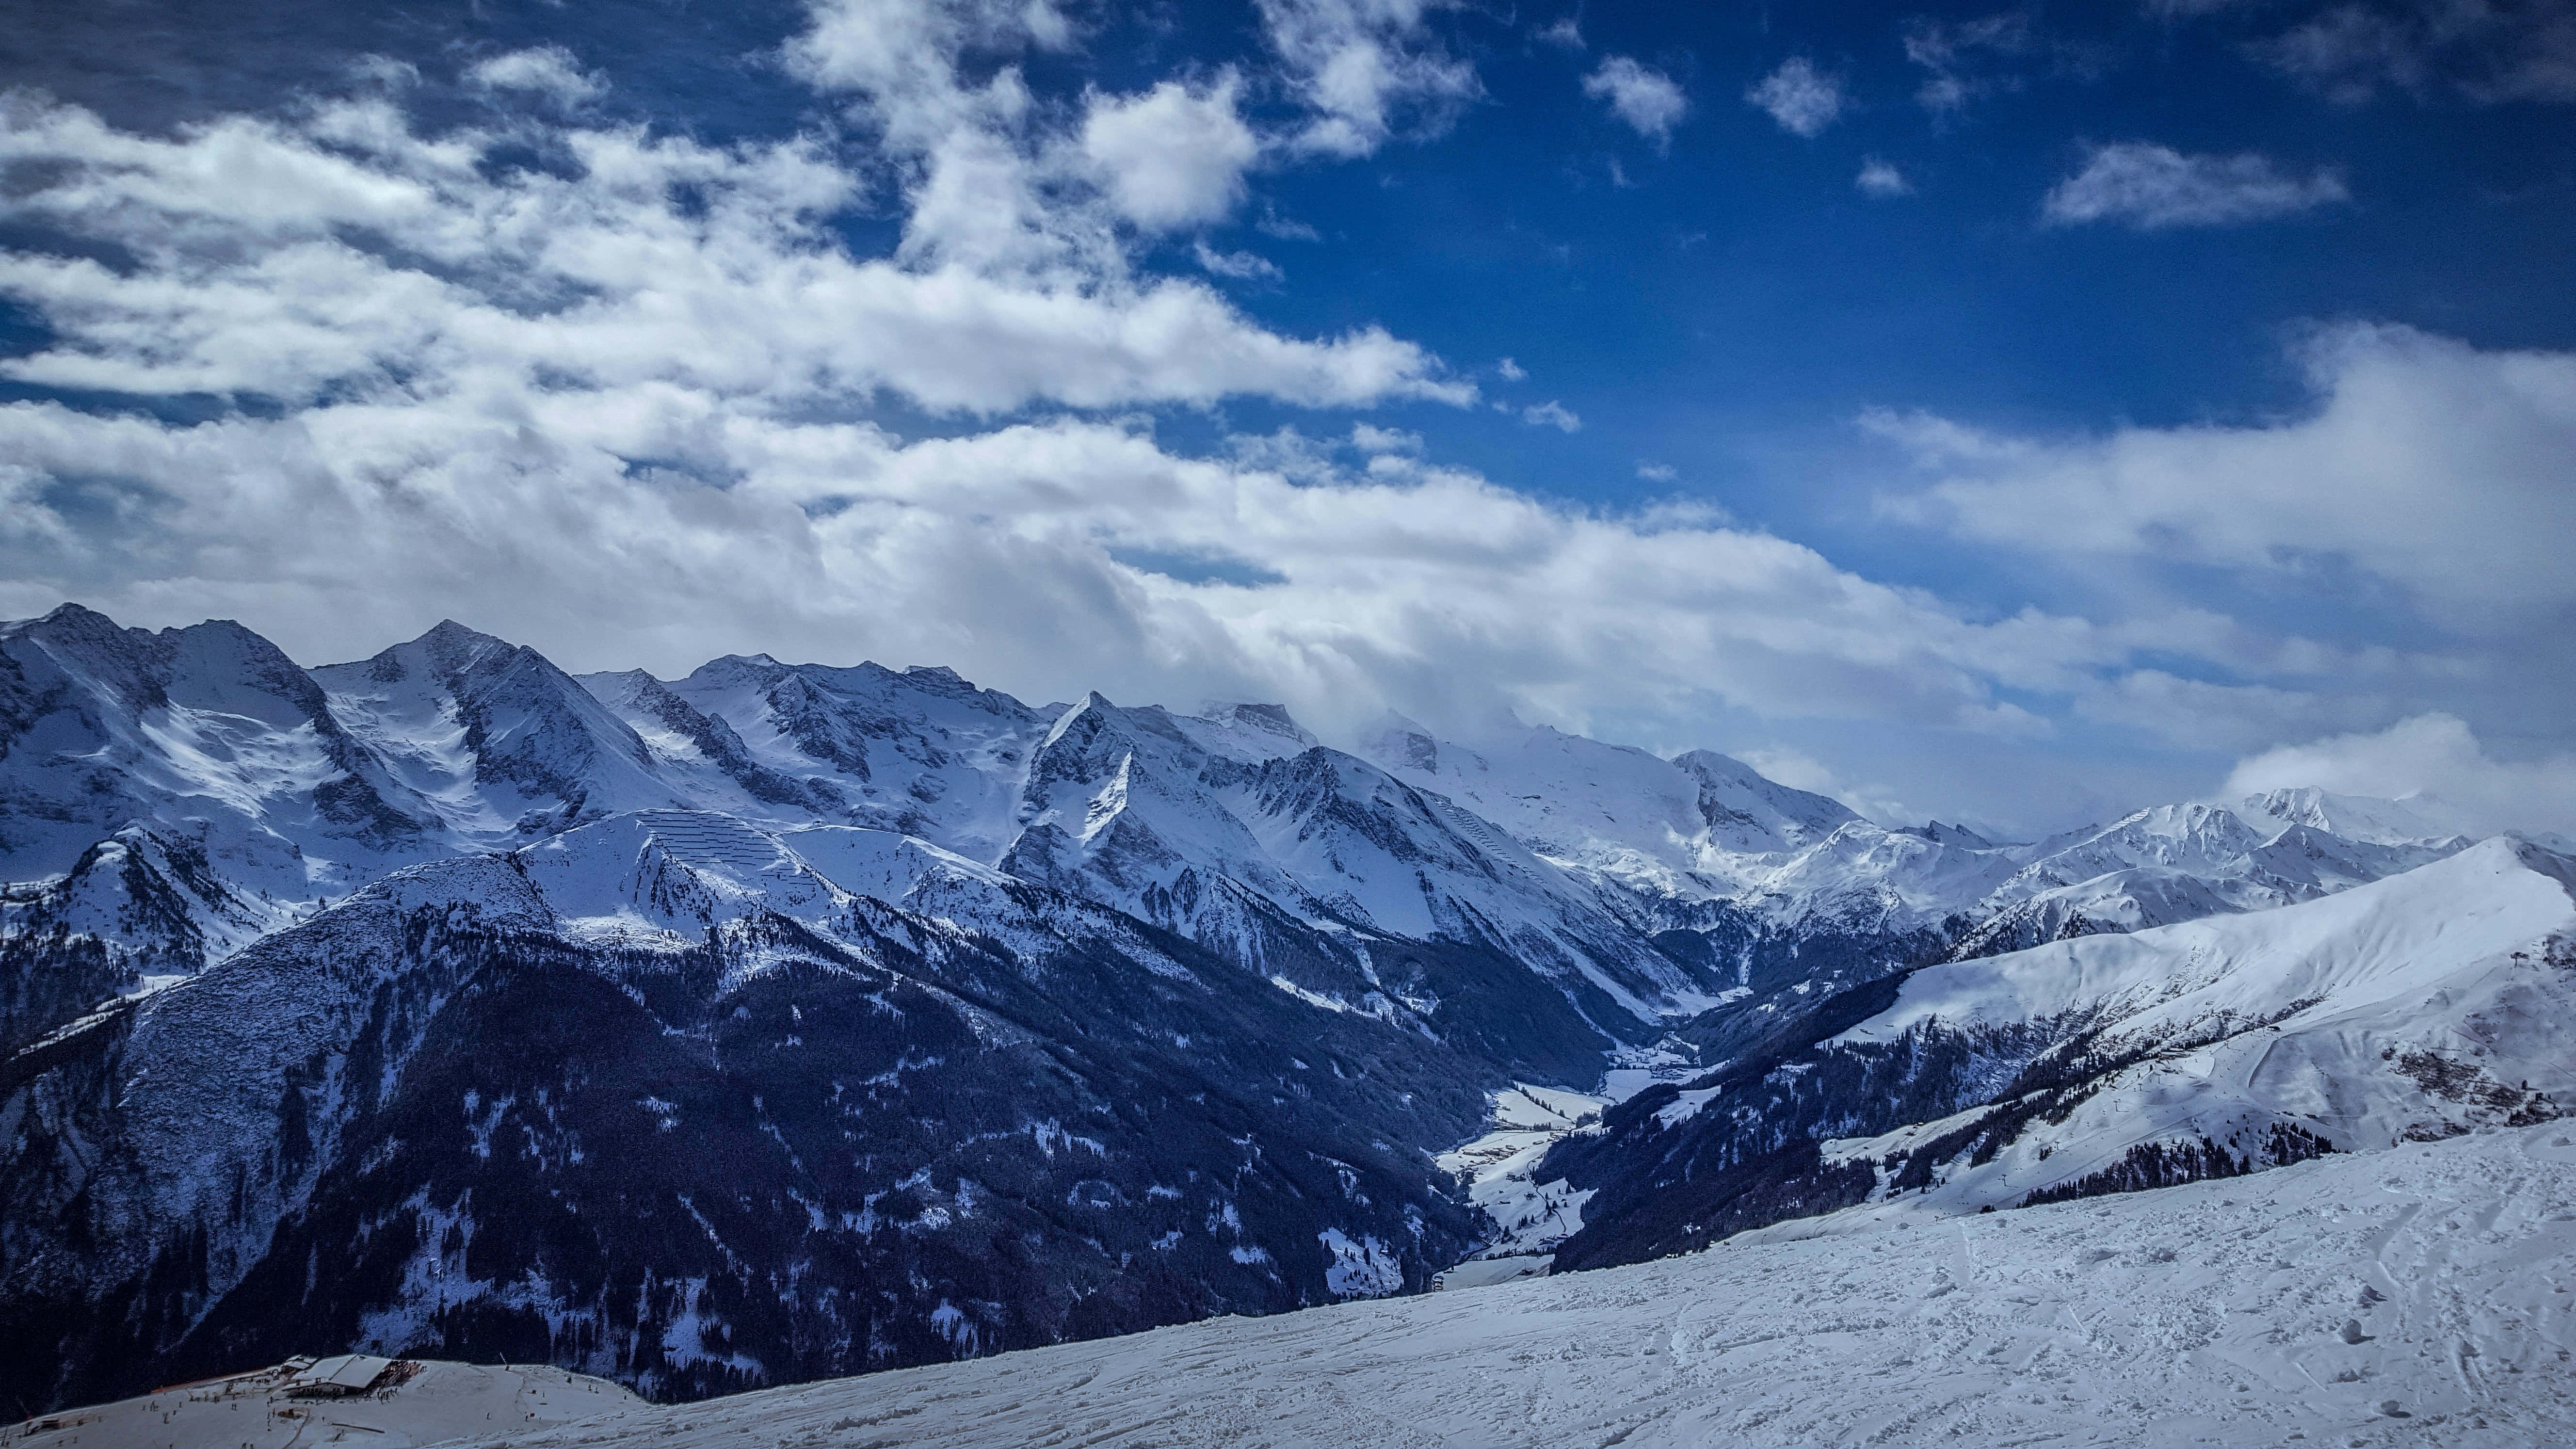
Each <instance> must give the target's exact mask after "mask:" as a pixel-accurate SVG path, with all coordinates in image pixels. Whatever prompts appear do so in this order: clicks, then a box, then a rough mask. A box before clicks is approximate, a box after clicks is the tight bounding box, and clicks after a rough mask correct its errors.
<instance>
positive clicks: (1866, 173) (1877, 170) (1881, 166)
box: [1852, 156, 1914, 197]
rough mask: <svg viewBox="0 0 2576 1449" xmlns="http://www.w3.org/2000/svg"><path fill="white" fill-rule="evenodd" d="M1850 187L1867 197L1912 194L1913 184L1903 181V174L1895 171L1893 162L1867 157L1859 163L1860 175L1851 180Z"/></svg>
mask: <svg viewBox="0 0 2576 1449" xmlns="http://www.w3.org/2000/svg"><path fill="white" fill-rule="evenodd" d="M1852 185H1854V186H1857V187H1859V188H1860V189H1861V191H1862V192H1863V193H1864V194H1866V195H1869V196H1880V197H1887V196H1911V195H1913V194H1914V183H1913V182H1911V181H1908V180H1906V179H1905V173H1904V172H1902V171H1899V170H1897V169H1896V164H1895V163H1894V162H1892V161H1882V160H1880V159H1879V158H1878V157H1876V156H1871V157H1868V158H1866V159H1864V160H1863V161H1862V162H1861V163H1860V175H1859V176H1857V177H1855V178H1853V181H1852Z"/></svg>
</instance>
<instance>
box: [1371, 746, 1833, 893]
mask: <svg viewBox="0 0 2576 1449" xmlns="http://www.w3.org/2000/svg"><path fill="white" fill-rule="evenodd" d="M1363 752H1364V753H1365V754H1367V755H1368V757H1369V758H1370V759H1372V760H1374V761H1376V762H1377V763H1378V764H1379V765H1381V766H1383V767H1385V768H1386V769H1387V770H1389V771H1390V772H1392V773H1393V774H1395V775H1396V776H1397V777H1398V778H1401V779H1404V780H1406V781H1408V782H1411V783H1413V784H1416V785H1419V786H1421V787H1423V788H1425V789H1428V790H1434V791H1437V792H1439V793H1440V794H1443V795H1446V796H1448V797H1449V798H1450V799H1453V800H1455V801H1457V802H1458V803H1459V804H1461V805H1464V806H1466V807H1467V808H1468V809H1470V810H1473V811H1475V812H1476V813H1477V814H1478V815H1480V816H1483V817H1484V818H1486V819H1488V820H1491V821H1493V822H1494V823H1496V824H1498V825H1500V826H1502V827H1503V828H1504V829H1506V830H1508V831H1510V832H1511V833H1512V834H1513V835H1514V836H1516V837H1518V838H1519V839H1520V840H1522V841H1523V842H1525V843H1526V844H1528V845H1529V846H1530V848H1531V849H1533V850H1536V851H1538V852H1540V853H1541V854H1544V855H1547V856H1550V857H1554V858H1559V859H1563V860H1566V861H1568V862H1571V863H1574V864H1577V865H1580V866H1583V867H1587V868H1590V869H1593V870H1598V871H1601V872H1604V873H1607V874H1610V875H1613V876H1617V877H1619V878H1622V879H1635V880H1642V881H1653V882H1659V883H1664V884H1665V887H1666V888H1668V889H1674V890H1685V891H1686V890H1687V889H1688V887H1687V886H1686V885H1684V884H1682V882H1686V881H1688V880H1689V879H1690V878H1691V877H1693V876H1709V877H1714V878H1715V880H1716V881H1718V882H1721V883H1729V884H1731V883H1734V882H1736V881H1737V880H1738V878H1739V872H1740V870H1741V868H1742V866H1741V858H1742V857H1745V856H1763V855H1777V854H1781V853H1784V852H1788V851H1794V850H1798V849H1801V848H1803V847H1806V846H1809V845H1812V844H1814V843H1816V842H1817V841H1819V840H1821V839H1823V838H1824V836H1825V835H1826V834H1828V833H1830V832H1831V831H1832V830H1833V829H1834V827H1836V826H1837V825H1840V824H1842V823H1844V822H1845V821H1849V820H1853V819H1856V818H1858V817H1856V816H1855V815H1854V814H1853V813H1852V812H1851V810H1850V809H1848V808H1846V807H1845V806H1843V805H1841V804H1840V803H1838V802H1836V801H1833V800H1829V799H1826V798H1825V797H1824V796H1821V795H1811V794H1808V793H1807V792H1805V791H1803V790H1792V789H1790V788H1788V787H1787V786H1785V785H1779V784H1775V783H1773V782H1772V781H1770V780H1766V779H1764V778H1762V776H1761V775H1759V774H1757V773H1756V772H1754V771H1753V770H1752V769H1750V768H1749V767H1747V766H1745V765H1744V764H1743V763H1742V762H1740V761H1737V760H1732V759H1729V758H1727V757H1726V756H1724V755H1719V754H1714V753H1711V752H1709V751H1705V750H1698V751H1693V752H1691V753H1688V754H1685V755H1682V756H1680V757H1678V758H1676V759H1671V760H1665V759H1660V758H1658V757H1656V756H1654V755H1651V754H1648V753H1647V752H1646V751H1644V750H1640V749H1635V748H1631V747H1626V746H1618V745H1605V744H1602V743H1600V742H1599V741H1597V740H1589V739H1585V738H1583V737H1582V736H1580V735H1568V734H1563V733H1560V732H1559V731H1556V730H1553V729H1548V728H1544V727H1542V728H1538V729H1533V730H1527V731H1523V732H1519V733H1517V734H1514V735H1509V736H1506V737H1505V738H1503V739H1502V740H1501V741H1499V742H1497V743H1492V744H1488V745H1487V746H1485V747H1484V748H1482V749H1471V748H1469V747H1467V746H1465V745H1461V744H1457V743H1455V742H1451V741H1445V740H1438V739H1435V738H1433V737H1432V736H1431V735H1430V734H1429V733H1428V732H1427V731H1425V730H1423V729H1422V728H1421V727H1420V726H1418V725H1415V724H1413V723H1412V722H1411V721H1408V720H1403V719H1401V718H1397V719H1393V720H1390V721H1389V723H1388V724H1387V725H1385V726H1384V727H1382V728H1380V729H1379V730H1377V731H1375V732H1373V733H1372V734H1371V736H1370V738H1369V739H1368V740H1367V741H1366V742H1365V743H1364V745H1363ZM1706 885H1707V883H1706V882H1703V883H1702V889H1705V888H1706Z"/></svg>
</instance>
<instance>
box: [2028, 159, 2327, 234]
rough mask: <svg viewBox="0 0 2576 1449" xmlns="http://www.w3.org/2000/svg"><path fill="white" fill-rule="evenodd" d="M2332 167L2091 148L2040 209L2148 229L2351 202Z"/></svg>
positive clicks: (2053, 215)
mask: <svg viewBox="0 0 2576 1449" xmlns="http://www.w3.org/2000/svg"><path fill="white" fill-rule="evenodd" d="M2349 199H2350V196H2349V193H2347V192H2346V191H2345V190H2344V185H2343V181H2342V180H2341V178H2339V177H2337V176H2336V175H2335V174H2334V173H2333V172H2331V171H2320V172H2318V173H2316V174H2315V175H2313V176H2309V177H2305V178H2301V177H2297V176H2288V175H2284V174H2282V173H2281V172H2280V171H2279V170H2278V169H2277V168H2275V167H2274V166H2273V164H2272V162H2271V161H2270V160H2269V159H2268V158H2266V157H2262V156H2254V155H2244V156H2186V155H2184V154H2183V153H2181V152H2179V151H2176V150H2174V149H2173V148H2171V147H2169V146H2158V145H2153V144H2151V143H2148V142H2144V141H2123V142H2120V143H2118V144H2116V145H2111V146H2097V147H2095V148H2094V149H2093V152H2092V154H2091V156H2089V157H2088V158H2086V160H2085V163H2084V169H2083V170H2082V171H2079V172H2077V173H2076V174H2075V175H2073V176H2070V177H2068V178H2066V179H2065V180H2064V181H2061V182H2059V183H2057V185H2056V186H2055V187H2054V188H2052V189H2051V190H2050V191H2049V193H2048V198H2047V200H2046V201H2044V202H2043V203H2042V204H2041V206H2040V215H2041V216H2042V217H2044V218H2045V219H2047V220H2049V221H2051V222H2056V223H2059V224H2061V225H2071V224H2075V223H2080V222H2089V221H2122V222H2127V223H2129V224H2130V225H2132V226H2135V227H2139V228H2141V229H2143V230H2147V231H2160V230H2164V229H2167V228H2171V227H2178V226H2233V225H2236V224H2239V223H2243V222H2250V221H2270V220H2272V219H2274V218H2277V217H2283V216H2293V215H2296V214H2297V213H2299V212H2302V211H2312V210H2314V209H2315V208H2317V207H2320V206H2325V205H2328V204H2330V203H2333V202H2338V201H2345V200H2349Z"/></svg>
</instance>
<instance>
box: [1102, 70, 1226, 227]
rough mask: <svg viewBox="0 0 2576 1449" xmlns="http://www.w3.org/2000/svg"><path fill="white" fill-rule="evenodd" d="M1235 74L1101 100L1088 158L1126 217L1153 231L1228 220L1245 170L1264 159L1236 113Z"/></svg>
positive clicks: (1165, 83)
mask: <svg viewBox="0 0 2576 1449" xmlns="http://www.w3.org/2000/svg"><path fill="white" fill-rule="evenodd" d="M1238 88H1239V82H1238V81H1237V80H1236V78H1235V76H1234V73H1233V72H1231V71H1228V72H1225V73H1224V74H1222V75H1220V76H1219V77H1218V78H1217V80H1216V81H1215V82H1214V83H1213V84H1211V85H1209V86H1207V87H1206V88H1205V89H1202V90H1195V91H1194V90H1191V89H1189V88H1188V87H1186V86H1183V85H1181V84H1180V83H1179V82H1177V81H1165V82H1163V83H1162V84H1160V85H1157V86H1155V87H1154V88H1153V89H1152V90H1149V91H1147V92H1145V93H1144V94H1142V95H1136V96H1104V95H1094V96H1093V97H1092V98H1091V104H1090V107H1089V113H1088V114H1087V115H1086V116H1085V117H1084V118H1083V123H1082V136H1081V146H1082V152H1083V156H1084V157H1085V159H1087V160H1088V161H1089V162H1090V163H1091V166H1092V168H1093V169H1094V171H1095V172H1096V173H1097V174H1099V175H1100V176H1101V177H1103V178H1104V179H1105V181H1106V185H1107V189H1108V192H1109V199H1110V201H1111V203H1112V204H1113V205H1115V206H1116V207H1117V209H1118V212H1119V214H1120V215H1122V216H1124V217H1125V218H1126V219H1127V220H1129V221H1132V222H1134V223H1135V224H1136V225H1138V226H1141V227H1145V228H1147V229H1149V230H1157V231H1160V230H1169V229H1171V228H1174V227H1183V226H1194V225H1200V224H1203V223H1207V222H1212V221H1219V220H1222V219H1223V218H1224V217H1225V216H1226V215H1227V214H1229V213H1231V212H1232V211H1233V210H1234V208H1235V206H1236V205H1237V204H1238V203H1240V202H1241V201H1242V200H1243V171H1244V168H1245V167H1247V166H1249V165H1251V164H1252V162H1253V159H1254V158H1255V157H1257V156H1259V155H1260V154H1261V143H1260V142H1259V141H1258V140H1257V139H1255V138H1254V136H1253V134H1252V128H1251V127H1249V126H1247V125H1245V124H1244V123H1243V118H1242V117H1241V116H1239V115H1237V114H1236V113H1235V94H1236V91H1237V90H1238Z"/></svg>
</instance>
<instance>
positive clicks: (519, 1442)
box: [41, 1127, 2576, 1449]
mask: <svg viewBox="0 0 2576 1449" xmlns="http://www.w3.org/2000/svg"><path fill="white" fill-rule="evenodd" d="M2571 1289H2576V1146H2570V1145H2569V1139H2568V1136H2567V1134H2566V1133H2565V1132H2563V1131H2561V1130H2558V1129H2557V1128H2554V1127H2542V1128H2536V1129H2524V1130H2519V1131H2512V1132H2502V1133H2494V1134H2480V1135H2476V1136H2472V1137H2467V1138H2463V1139H2460V1140H2456V1141H2450V1142H2443V1143H2437V1144H2429V1145H2419V1146H2410V1147H2408V1148H2405V1149H2403V1150H2400V1151H2395V1152H2389V1153H2384V1154H2380V1155H2377V1156H2374V1157H2371V1158H2366V1159H2365V1158H2354V1157H2337V1158H2328V1159H2325V1160H2322V1161H2318V1162H2311V1163H2306V1164H2302V1165H2300V1166H2298V1167H2295V1168H2291V1169H2287V1170H2285V1171H2283V1172H2279V1173H2275V1174H2272V1175H2270V1176H2267V1177H2265V1178H2263V1179H2261V1180H2260V1181H2259V1182H2254V1183H2240V1182H2213V1183H2201V1184H2197V1185H2193V1186H2189V1187H2181V1188H2173V1189H2168V1190H2165V1191H2162V1192H2155V1193H2142V1194H2137V1195H2133V1196H2128V1197H2122V1198H2111V1199H2103V1200H2098V1201H2093V1202H2084V1203H2070V1204H2065V1205H2062V1206H2054V1207H2041V1208H2032V1209H2028V1210H2024V1211H2018V1212H2007V1213H2002V1214H1998V1215H1995V1216H1991V1217H1981V1218H1974V1219H1967V1220H1962V1221H1959V1222H1955V1223H1952V1224H1950V1225H1948V1226H1946V1227H1944V1228H1942V1229H1940V1230H1938V1231H1933V1230H1930V1229H1928V1228H1927V1229H1914V1230H1909V1225H1882V1226H1881V1227H1880V1228H1879V1229H1878V1230H1875V1231H1870V1232H1865V1233H1857V1234H1853V1235H1848V1236H1833V1237H1821V1238H1813V1239H1810V1240H1807V1241H1791V1242H1778V1243H1770V1244H1738V1243H1730V1244H1726V1245H1724V1246H1721V1247H1718V1248H1715V1249H1712V1250H1710V1251H1707V1252H1703V1253H1699V1254H1695V1255H1692V1256H1688V1257H1683V1258H1675V1259H1671V1260H1668V1261H1665V1262H1659V1263H1651V1264H1644V1265H1640V1266H1637V1267H1632V1268H1621V1269H1612V1270H1607V1271H1603V1272H1598V1273H1581V1274H1574V1275H1570V1276H1560V1277H1553V1278H1546V1279H1540V1280H1536V1281H1522V1282H1516V1283H1507V1284H1503V1285H1500V1286H1496V1287H1490V1288H1481V1289H1474V1290H1468V1291H1465V1292H1463V1293H1442V1294H1435V1295H1432V1296H1429V1297H1424V1298H1415V1299H1410V1300H1403V1301H1398V1302H1390V1303H1368V1304H1350V1305H1345V1306H1341V1307H1335V1308H1322V1309H1315V1310H1311V1311H1307V1312H1302V1313H1294V1314H1288V1315H1283V1316H1280V1317H1275V1318H1263V1319H1245V1318H1228V1319H1219V1320H1216V1321H1213V1322H1207V1323H1198V1324H1191V1325H1187V1326H1184V1327H1178V1328H1166V1329H1160V1330H1157V1331H1155V1332H1152V1333H1146V1334H1138V1335H1135V1336H1132V1337H1128V1338H1122V1339H1115V1340H1110V1341H1107V1342H1101V1343H1087V1344H1071V1345H1065V1346H1062V1347H1056V1348H1047V1349H1040V1350H1036V1351H1033V1352H1029V1353H1021V1354H1010V1355H1005V1356H1003V1357H1000V1358H993V1359H985V1360H979V1361H977V1362H973V1363H963V1364H953V1365H946V1366H941V1367H936V1368H924V1369H912V1370H906V1371H902V1372H897V1373H889V1374H879V1375H874V1376H871V1377H868V1378H861V1379H848V1380H841V1381H836V1382H831V1383H819V1384H808V1385H804V1386H801V1387H797V1388H790V1389H781V1390H775V1391H770V1392H765V1393H758V1394H747V1395H743V1396H740V1397H737V1398H730V1399H724V1400H719V1401H717V1402H714V1403H709V1404H690V1405H685V1406H673V1407H644V1406H638V1407H632V1408H626V1409H623V1410H619V1411H615V1412H612V1413H609V1414H606V1415H603V1416H601V1417H598V1418H595V1419H592V1420H588V1421H586V1422H582V1423H578V1424H571V1425H564V1426H561V1427H551V1426H544V1425H538V1424H531V1425H528V1426H526V1427H525V1428H523V1429H514V1430H512V1431H510V1432H508V1433H507V1434H506V1435H499V1434H496V1435H494V1436H492V1437H491V1438H489V1439H486V1440H483V1441H481V1442H485V1443H493V1444H497V1443H499V1442H502V1441H503V1440H504V1439H506V1441H507V1442H508V1443H510V1444H512V1445H514V1446H517V1449H573V1446H582V1445H624V1444H647V1443H649V1444H654V1445H667V1446H671V1449H721V1446H731V1445H738V1444H742V1443H745V1442H759V1443H773V1442H775V1443H788V1444H797V1443H807V1442H815V1443H853V1442H855V1443H878V1442H881V1443H887V1444H896V1443H901V1444H914V1443H920V1444H931V1443H936V1444H941V1445H950V1446H957V1449H975V1446H994V1449H1004V1446H1011V1449H1017V1446H1021V1445H1031V1444H1075V1443H1079V1444H1084V1445H1090V1446H1100V1449H1109V1446H1135V1449H1143V1446H1147V1445H1158V1446H1169V1445H1211V1446H1214V1445H1237V1444H1251V1443H1261V1444H1268V1445H1273V1446H1281V1449H1285V1446H1316V1449H1325V1446H1362V1445H1366V1446H1378V1445H1425V1446H1428V1445H1470V1444H1472V1445H1493V1446H1530V1449H1561V1446H1564V1445H1569V1444H1581V1445H1598V1444H1614V1443H1615V1444H1619V1445H1622V1446H1627V1449H1653V1446H1667V1445H1669V1446H1675V1449H1681V1446H1699V1445H1707V1444H1716V1443H1724V1444H1730V1445H1747V1446H1766V1445H1780V1446H1797V1449H1809V1446H1846V1445H1848V1446H1859V1445H1911V1444H1922V1445H1934V1444H1940V1445H1951V1444H1963V1443H1964V1444H1987V1445H2005V1444H2083V1445H2097V1446H2112V1445H2138V1446H2157V1449H2165V1446H2171V1449H2182V1446H2187V1445H2194V1444H2224V1445H2255V1444H2282V1443H2293V1444H2333V1445H2339V1446H2342V1445H2349V1446H2369V1449H2376V1446H2395V1445H2419V1444H2440V1445H2445V1446H2462V1449H2508V1446H2532V1449H2539V1446H2555V1445H2561V1444H2565V1443H2567V1442H2569V1440H2570V1438H2571V1437H2576V1368H2571V1357H2576V1308H2571V1291H2570V1290H2571ZM41 1442H44V1443H45V1449H53V1442H52V1441H41Z"/></svg>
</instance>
